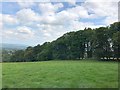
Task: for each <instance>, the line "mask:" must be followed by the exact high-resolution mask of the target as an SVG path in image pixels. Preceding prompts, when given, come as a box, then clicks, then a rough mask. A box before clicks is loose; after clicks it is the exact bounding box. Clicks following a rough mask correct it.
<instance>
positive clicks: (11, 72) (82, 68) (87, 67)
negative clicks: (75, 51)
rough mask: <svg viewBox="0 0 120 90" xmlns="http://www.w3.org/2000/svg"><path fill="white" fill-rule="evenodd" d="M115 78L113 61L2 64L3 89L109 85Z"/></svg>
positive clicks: (116, 77)
mask: <svg viewBox="0 0 120 90" xmlns="http://www.w3.org/2000/svg"><path fill="white" fill-rule="evenodd" d="M117 80H118V63H116V62H98V61H46V62H27V63H3V87H5V88H30V87H31V88H47V87H50V88H84V87H85V88H112V87H117V86H118V82H117Z"/></svg>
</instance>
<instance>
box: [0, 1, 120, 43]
mask: <svg viewBox="0 0 120 90" xmlns="http://www.w3.org/2000/svg"><path fill="white" fill-rule="evenodd" d="M0 7H2V9H0V10H1V11H0V15H1V16H2V20H1V21H2V22H0V28H1V29H2V40H3V43H14V44H25V45H37V44H43V43H44V42H46V41H53V40H55V39H57V38H58V37H60V36H62V35H63V34H64V33H66V32H70V31H76V30H83V29H84V28H85V27H86V28H87V27H90V28H97V27H100V26H107V25H109V24H111V23H113V22H116V21H117V17H118V16H117V14H118V13H117V12H116V11H117V2H94V1H93V0H86V1H84V2H82V3H81V2H75V1H74V0H73V2H49V3H40V2H0Z"/></svg>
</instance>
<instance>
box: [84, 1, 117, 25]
mask: <svg viewBox="0 0 120 90" xmlns="http://www.w3.org/2000/svg"><path fill="white" fill-rule="evenodd" d="M82 6H83V7H85V8H86V10H87V11H88V12H91V13H92V14H93V17H92V18H93V19H94V18H100V17H106V19H105V20H104V22H103V23H104V24H106V25H108V24H110V23H113V22H115V21H118V2H117V0H116V2H115V1H111V2H105V1H103V0H101V2H95V1H94V0H86V1H85V3H83V4H82Z"/></svg>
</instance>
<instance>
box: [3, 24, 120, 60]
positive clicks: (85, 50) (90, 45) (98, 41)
mask: <svg viewBox="0 0 120 90" xmlns="http://www.w3.org/2000/svg"><path fill="white" fill-rule="evenodd" d="M3 53H6V52H5V51H4V52H3ZM8 55H9V56H8ZM3 56H4V57H3V61H11V62H27V61H46V60H54V59H59V60H80V59H84V58H95V59H97V60H110V59H112V60H113V59H117V60H118V59H120V22H115V23H113V24H110V25H109V26H107V27H99V28H96V29H91V28H85V29H84V30H78V31H76V32H69V33H66V34H64V35H63V36H62V37H60V38H58V39H57V40H55V41H52V42H45V43H44V44H42V45H39V44H38V45H37V46H34V47H31V46H29V47H27V48H26V49H25V50H16V51H14V52H11V53H10V52H9V53H8V54H7V55H6V56H7V57H5V54H3ZM8 57H9V58H8Z"/></svg>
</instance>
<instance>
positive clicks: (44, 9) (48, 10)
mask: <svg viewBox="0 0 120 90" xmlns="http://www.w3.org/2000/svg"><path fill="white" fill-rule="evenodd" d="M62 7H63V4H62V3H58V4H54V5H53V4H52V3H40V4H39V8H40V11H41V13H42V14H43V15H54V14H55V12H56V11H57V10H58V9H59V8H62Z"/></svg>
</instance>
